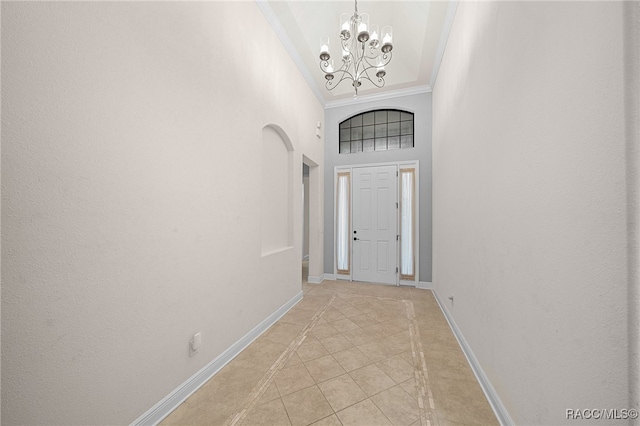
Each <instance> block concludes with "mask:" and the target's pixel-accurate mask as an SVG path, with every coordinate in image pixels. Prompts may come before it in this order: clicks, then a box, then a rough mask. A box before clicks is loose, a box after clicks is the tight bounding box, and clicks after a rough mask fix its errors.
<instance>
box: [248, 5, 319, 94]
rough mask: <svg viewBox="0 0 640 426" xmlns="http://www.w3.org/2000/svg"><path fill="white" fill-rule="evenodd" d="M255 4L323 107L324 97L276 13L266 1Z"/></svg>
mask: <svg viewBox="0 0 640 426" xmlns="http://www.w3.org/2000/svg"><path fill="white" fill-rule="evenodd" d="M255 2H256V4H257V5H258V8H259V9H260V10H261V11H262V14H263V15H264V16H265V18H267V22H269V25H271V28H273V31H274V32H275V33H276V35H277V36H278V38H279V39H280V42H281V43H282V45H283V46H284V48H285V50H286V51H287V52H288V53H289V56H291V59H292V60H293V62H294V63H295V64H296V66H297V67H298V70H299V71H300V73H301V74H302V77H304V79H305V80H306V82H307V84H308V85H309V88H310V89H311V91H312V92H313V94H314V95H315V96H316V98H318V101H319V102H320V104H321V105H322V106H325V100H324V97H323V96H322V93H321V92H320V90H319V89H318V85H317V84H316V82H315V81H314V80H313V77H312V76H311V73H310V72H309V70H308V69H307V67H306V66H305V64H304V61H303V60H302V57H301V56H300V54H299V53H298V51H297V50H296V48H295V46H294V45H293V42H292V41H291V39H290V38H289V36H288V35H287V32H286V31H285V30H284V27H283V26H282V23H281V22H280V20H279V19H278V16H277V15H276V12H275V11H274V10H273V8H272V7H271V5H270V4H269V2H268V0H255Z"/></svg>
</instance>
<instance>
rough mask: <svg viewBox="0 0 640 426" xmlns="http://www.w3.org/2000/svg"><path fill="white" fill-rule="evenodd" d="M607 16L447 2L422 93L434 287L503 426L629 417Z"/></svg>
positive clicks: (616, 96)
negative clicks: (428, 102) (437, 64)
mask: <svg viewBox="0 0 640 426" xmlns="http://www.w3.org/2000/svg"><path fill="white" fill-rule="evenodd" d="M622 9H623V7H622V3H615V2H477V3H476V2H461V3H460V5H459V7H458V11H457V13H456V17H455V21H454V24H453V27H452V33H451V35H450V38H449V40H448V44H447V48H446V52H445V55H444V58H443V62H442V66H441V68H440V73H439V76H438V81H437V83H436V85H435V88H434V92H433V164H434V168H433V182H434V190H433V206H434V225H433V227H434V247H433V251H434V279H433V281H434V285H435V288H436V290H437V293H438V294H439V296H440V297H441V298H442V299H443V300H445V301H446V308H447V309H448V310H449V311H450V313H451V314H452V315H453V317H454V319H455V321H456V323H457V325H458V326H459V328H460V329H461V331H462V333H463V334H464V336H465V338H466V340H467V341H468V343H469V344H470V346H471V348H472V350H473V351H474V353H475V355H476V357H477V358H478V360H479V362H480V364H481V365H482V368H483V370H484V371H485V373H486V374H487V376H488V378H489V379H490V381H491V383H492V384H493V386H494V388H495V389H496V390H497V392H498V394H499V396H500V398H501V399H502V401H503V403H504V405H505V406H506V408H507V410H508V411H509V413H510V415H511V417H512V418H513V420H514V421H515V423H516V424H577V423H579V422H576V421H571V420H567V419H566V409H569V408H573V409H579V408H618V409H622V408H628V407H627V404H628V387H627V385H628V376H627V374H628V357H627V262H626V217H625V215H626V192H625V135H624V102H623V100H624V92H623V50H622V44H623V43H622V40H623V30H622V28H623V10H622ZM451 294H453V295H454V301H453V303H451V302H449V301H448V300H447V296H449V295H451ZM608 422H609V423H610V421H608ZM588 423H589V424H598V423H607V421H601V422H598V421H594V420H590V421H588Z"/></svg>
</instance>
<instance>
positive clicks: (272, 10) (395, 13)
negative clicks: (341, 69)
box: [258, 0, 457, 106]
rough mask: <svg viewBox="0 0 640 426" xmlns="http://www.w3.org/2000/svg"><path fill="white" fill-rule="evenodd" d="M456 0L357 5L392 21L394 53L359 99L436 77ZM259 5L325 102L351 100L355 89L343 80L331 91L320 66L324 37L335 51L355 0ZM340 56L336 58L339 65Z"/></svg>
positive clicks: (403, 90) (428, 83)
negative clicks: (381, 78)
mask: <svg viewBox="0 0 640 426" xmlns="http://www.w3.org/2000/svg"><path fill="white" fill-rule="evenodd" d="M456 4H457V2H456V1H455V0H453V1H451V0H449V1H398V0H395V1H393V0H392V1H366V0H360V1H359V2H358V11H359V12H360V13H363V12H366V13H368V14H369V15H370V23H371V24H378V26H379V27H380V28H382V27H383V26H384V25H391V26H393V46H394V48H393V51H392V53H393V59H392V60H391V63H390V64H389V65H388V66H387V67H385V69H386V71H387V75H386V77H385V81H386V84H385V87H383V88H381V89H379V88H376V87H374V86H373V85H372V84H371V83H369V82H367V81H365V82H363V83H362V86H361V87H360V89H359V90H358V99H357V101H365V100H370V99H374V98H384V97H387V96H396V95H399V94H408V93H419V92H426V91H429V90H430V89H431V87H432V85H433V83H434V81H435V77H436V75H437V72H438V68H439V65H440V59H441V58H442V53H443V52H444V47H445V45H446V40H447V36H448V34H449V29H450V27H451V22H452V20H453V15H454V14H455V7H456ZM258 5H259V6H260V8H261V9H262V11H263V12H264V14H265V16H266V17H267V19H268V20H269V22H270V23H271V25H272V27H273V28H274V30H275V31H276V33H277V34H278V36H279V37H280V39H281V40H282V42H283V44H284V46H285V47H286V48H287V50H288V51H289V53H290V54H291V56H292V58H293V60H294V61H295V62H296V64H297V65H298V67H299V68H300V70H301V72H302V74H303V75H304V76H305V78H306V79H307V81H308V82H309V85H310V86H311V88H312V89H313V90H314V92H315V93H316V96H318V98H319V99H320V100H321V101H322V102H323V103H324V104H325V105H326V106H332V105H341V104H345V103H350V102H353V101H354V99H353V95H354V89H353V86H352V85H351V84H350V81H343V82H342V83H341V84H340V85H339V86H337V87H336V88H335V89H333V90H332V91H329V90H327V89H326V88H325V79H324V73H323V72H322V71H321V70H320V66H319V62H320V60H319V58H318V55H319V53H320V37H322V36H329V37H330V40H331V46H332V49H331V53H332V55H333V57H334V58H335V57H336V52H337V48H336V47H337V46H339V45H338V34H339V27H340V15H341V14H342V13H349V15H352V14H353V11H354V2H353V1H313V0H309V1H306V0H294V1H268V0H259V1H258ZM337 65H338V61H336V66H337Z"/></svg>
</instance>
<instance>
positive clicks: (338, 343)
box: [320, 334, 353, 354]
mask: <svg viewBox="0 0 640 426" xmlns="http://www.w3.org/2000/svg"><path fill="white" fill-rule="evenodd" d="M320 343H322V346H324V347H325V349H326V350H327V351H329V353H331V354H333V353H336V352H340V351H343V350H345V349H349V348H351V347H353V343H351V342H350V341H349V340H347V338H346V337H344V336H343V335H342V334H336V335H335V336H330V337H326V338H324V339H320Z"/></svg>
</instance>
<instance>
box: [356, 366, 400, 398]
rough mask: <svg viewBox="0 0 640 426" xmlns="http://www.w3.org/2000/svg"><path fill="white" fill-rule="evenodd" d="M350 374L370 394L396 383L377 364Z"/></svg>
mask: <svg viewBox="0 0 640 426" xmlns="http://www.w3.org/2000/svg"><path fill="white" fill-rule="evenodd" d="M349 375H350V376H351V378H352V379H353V380H354V381H355V382H356V383H357V384H358V386H360V388H361V389H362V390H363V391H364V392H365V393H366V394H367V395H369V396H371V395H375V394H377V393H379V392H382V391H383V390H386V389H389V388H390V387H392V386H395V384H396V383H395V382H394V381H393V380H392V379H391V377H389V376H387V375H386V374H385V373H384V371H382V370H381V369H380V367H378V366H377V365H375V364H372V365H368V366H366V367H362V368H359V369H357V370H354V371H351V372H349Z"/></svg>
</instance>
